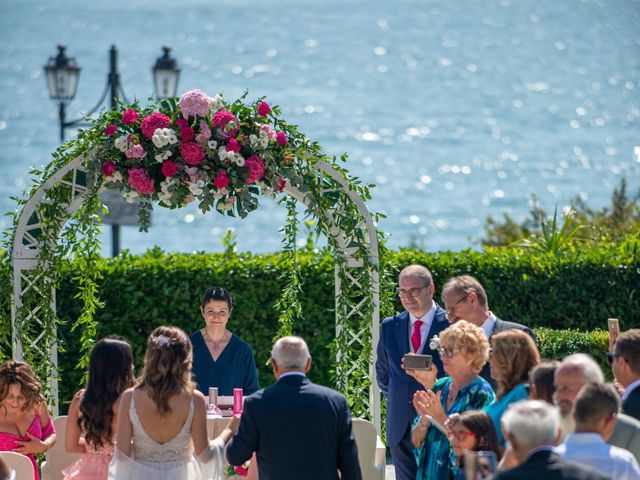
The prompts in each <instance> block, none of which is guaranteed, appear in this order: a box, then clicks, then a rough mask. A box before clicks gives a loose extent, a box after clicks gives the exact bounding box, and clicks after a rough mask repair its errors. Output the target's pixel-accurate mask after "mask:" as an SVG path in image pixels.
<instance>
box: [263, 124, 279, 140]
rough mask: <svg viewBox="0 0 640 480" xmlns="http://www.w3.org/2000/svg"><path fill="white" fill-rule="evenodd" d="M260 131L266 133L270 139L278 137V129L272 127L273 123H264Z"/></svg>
mask: <svg viewBox="0 0 640 480" xmlns="http://www.w3.org/2000/svg"><path fill="white" fill-rule="evenodd" d="M260 131H261V132H264V133H266V134H267V138H268V139H269V140H275V139H276V131H275V130H274V129H273V128H271V125H262V126H261V127H260Z"/></svg>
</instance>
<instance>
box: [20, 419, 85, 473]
mask: <svg viewBox="0 0 640 480" xmlns="http://www.w3.org/2000/svg"><path fill="white" fill-rule="evenodd" d="M53 426H54V427H55V429H56V438H57V439H56V443H54V445H53V447H51V448H50V449H49V450H47V454H46V455H47V457H46V461H45V462H44V463H43V464H42V467H41V470H42V480H62V479H63V478H64V475H63V474H62V470H64V469H65V468H67V467H68V466H69V465H71V464H72V463H73V462H75V461H76V460H78V459H79V458H80V457H81V456H82V454H81V453H68V452H67V450H66V449H65V448H64V436H65V433H66V430H67V416H66V415H63V416H60V417H55V418H54V419H53ZM18 478H21V477H20V475H18Z"/></svg>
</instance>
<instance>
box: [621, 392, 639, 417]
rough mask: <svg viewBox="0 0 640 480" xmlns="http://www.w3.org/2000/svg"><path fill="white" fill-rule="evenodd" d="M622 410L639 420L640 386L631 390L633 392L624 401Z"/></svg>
mask: <svg viewBox="0 0 640 480" xmlns="http://www.w3.org/2000/svg"><path fill="white" fill-rule="evenodd" d="M622 411H623V412H624V413H626V414H627V415H629V416H630V417H633V418H635V419H637V420H640V387H636V388H634V389H633V390H631V393H630V394H629V396H628V397H627V398H626V400H625V401H624V402H623V403H622Z"/></svg>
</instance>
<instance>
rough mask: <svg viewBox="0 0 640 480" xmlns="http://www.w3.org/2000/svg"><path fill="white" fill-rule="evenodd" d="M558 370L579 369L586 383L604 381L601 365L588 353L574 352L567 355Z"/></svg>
mask: <svg viewBox="0 0 640 480" xmlns="http://www.w3.org/2000/svg"><path fill="white" fill-rule="evenodd" d="M558 370H578V371H580V372H581V373H582V377H583V378H584V383H597V384H601V383H604V374H603V373H602V369H601V368H600V365H598V362H596V361H595V360H594V359H593V357H592V356H590V355H587V354H586V353H574V354H572V355H569V356H568V357H565V359H564V360H562V362H560V365H559V366H558V369H557V370H556V372H557V371H558Z"/></svg>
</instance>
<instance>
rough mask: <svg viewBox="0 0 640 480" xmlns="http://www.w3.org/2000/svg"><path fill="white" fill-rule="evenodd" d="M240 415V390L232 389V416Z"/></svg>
mask: <svg viewBox="0 0 640 480" xmlns="http://www.w3.org/2000/svg"><path fill="white" fill-rule="evenodd" d="M240 413H242V389H241V388H234V389H233V414H234V415H237V414H240Z"/></svg>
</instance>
